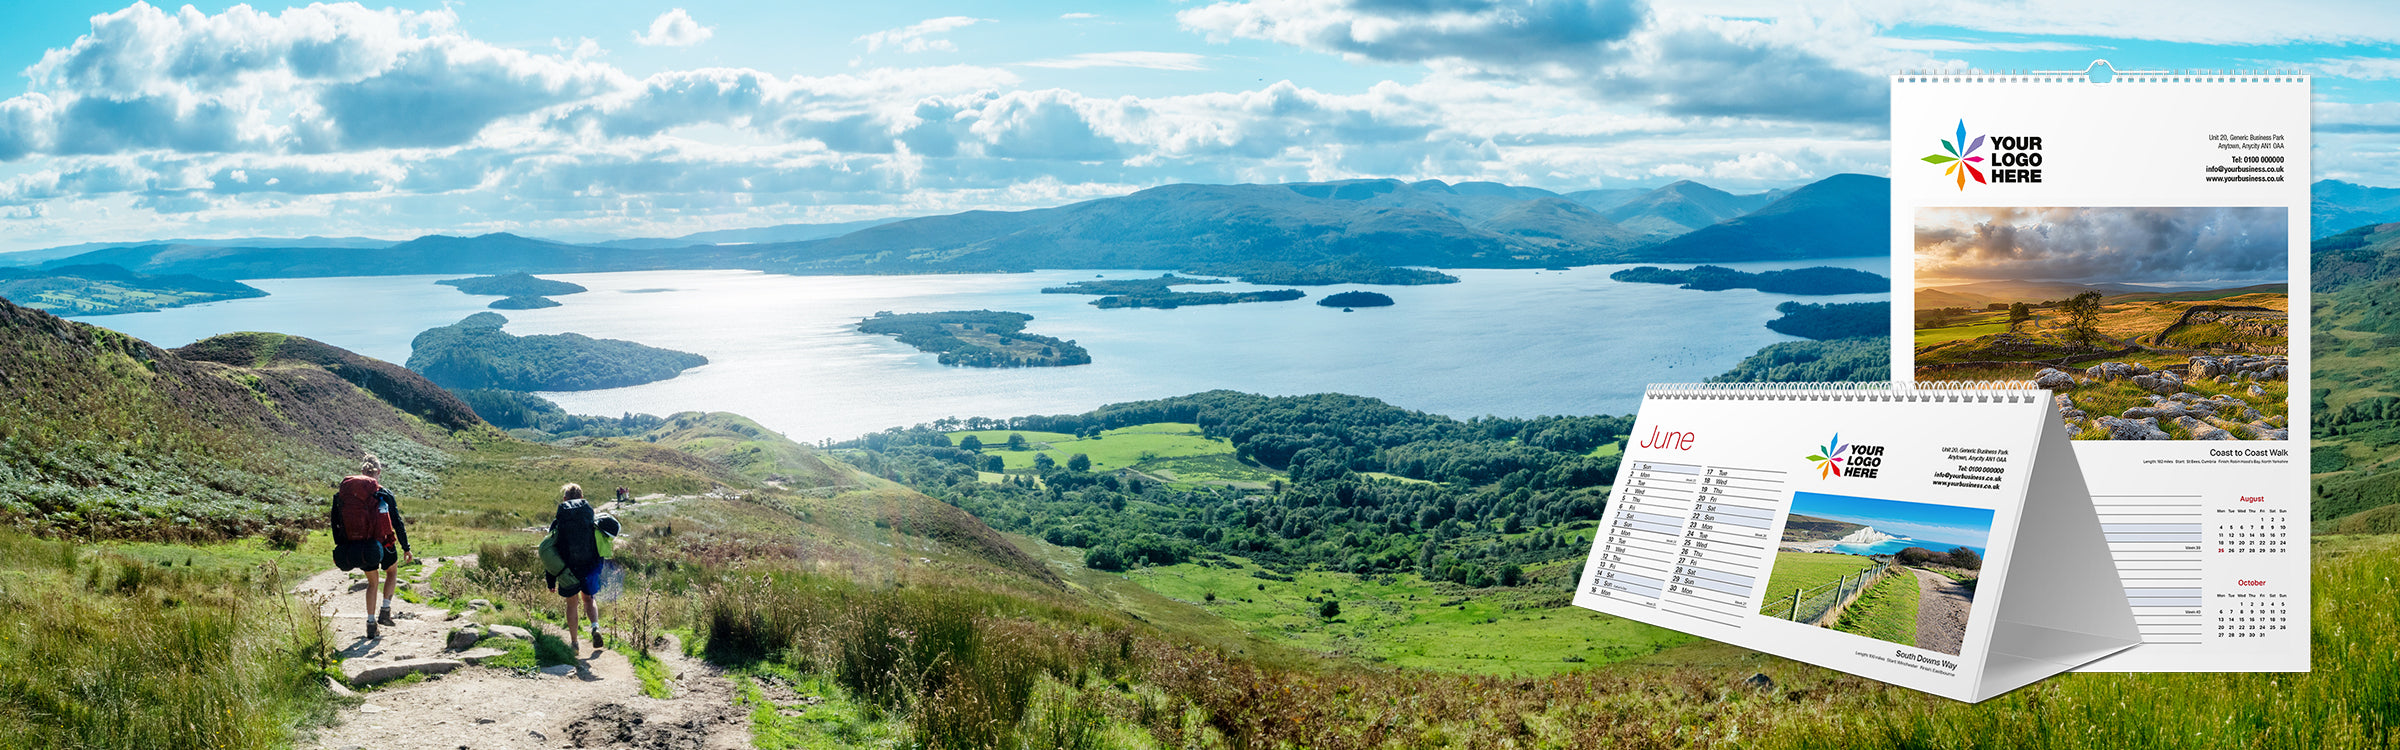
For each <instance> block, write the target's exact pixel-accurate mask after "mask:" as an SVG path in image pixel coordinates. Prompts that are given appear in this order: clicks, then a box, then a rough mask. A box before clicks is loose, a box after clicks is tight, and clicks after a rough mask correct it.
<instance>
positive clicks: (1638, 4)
mask: <svg viewBox="0 0 2400 750" xmlns="http://www.w3.org/2000/svg"><path fill="white" fill-rule="evenodd" d="M1176 18H1177V20H1178V21H1179V22H1181V23H1182V24H1183V25H1184V27H1185V28H1188V29H1192V30H1194V31H1199V32H1202V33H1205V34H1207V35H1208V36H1209V38H1211V39H1212V40H1218V41H1226V40H1232V39H1260V40H1266V41H1273V42H1280V43H1283V44H1289V45H1293V46H1297V47H1302V48H1307V49H1314V50H1318V51H1322V52H1328V53H1334V54H1340V55H1343V56H1345V57H1349V58H1352V59H1360V60H1374V61H1381V62H1413V63H1426V64H1429V65H1434V66H1437V67H1441V68H1450V69H1456V70H1459V71H1461V72H1463V73H1465V74H1468V75H1475V76H1484V77H1491V78H1496V79H1501V80H1509V81H1517V82H1526V83H1535V82H1538V83H1548V84H1556V85H1571V86H1574V87H1576V88H1579V89H1581V90H1583V91H1585V92H1586V93H1588V94H1590V95H1595V96H1600V97H1604V98H1607V99H1609V100H1611V101H1617V102H1623V103H1628V104H1634V105H1639V106H1646V107H1654V108H1656V109H1658V110H1660V111H1664V112H1668V113H1671V114H1677V115H1692V116H1741V117H1763V118H1773V119H1783V120H1803V121H1810V120H1813V121H1834V122H1851V123H1860V124H1872V123H1874V122H1876V121H1878V120H1880V119H1881V118H1882V117H1883V113H1884V112H1885V111H1886V108H1885V104H1884V102H1885V99H1886V90H1887V89H1886V83H1885V79H1884V78H1883V76H1882V75H1881V74H1880V73H1877V74H1869V73H1867V72H1865V71H1867V70H1881V69H1885V68H1884V66H1888V64H1889V63H1892V62H1894V58H1892V57H1890V54H1895V53H1888V52H1887V53H1886V54H1883V55H1876V56H1866V57H1862V55H1864V54H1865V53H1862V52H1861V51H1860V50H1859V49H1857V48H1856V46H1855V45H1852V46H1848V47H1845V46H1843V45H1838V44H1826V43H1824V42H1823V41H1822V40H1823V38H1824V37H1827V36H1836V37H1838V36H1845V35H1847V36H1855V37H1856V38H1857V41H1859V42H1862V43H1863V42H1865V41H1867V40H1868V39H1869V37H1868V35H1867V34H1866V33H1864V30H1863V29H1861V30H1856V31H1854V32H1853V31H1844V32H1842V33H1832V34H1829V33H1827V32H1828V31H1829V29H1828V28H1826V27H1825V26H1824V25H1822V24H1818V23H1817V22H1816V21H1815V20H1814V19H1807V20H1805V21H1800V22H1794V23H1791V24H1783V23H1777V22H1758V21H1729V20H1725V19H1721V18H1715V17H1708V16H1700V15H1694V14H1688V13H1663V12H1657V11H1654V10H1653V9H1652V8H1651V7H1650V6H1649V5H1648V4H1647V3H1644V2H1642V1H1641V0H1345V1H1344V2H1332V3H1325V2H1311V1H1310V0H1235V1H1232V2H1219V3H1216V4H1213V5H1208V6H1205V7H1201V8H1194V9H1191V10H1186V11H1183V12H1181V13H1179V14H1177V16H1176ZM1911 59H1916V58H1911Z"/></svg>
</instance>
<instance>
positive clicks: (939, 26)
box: [856, 16, 992, 52]
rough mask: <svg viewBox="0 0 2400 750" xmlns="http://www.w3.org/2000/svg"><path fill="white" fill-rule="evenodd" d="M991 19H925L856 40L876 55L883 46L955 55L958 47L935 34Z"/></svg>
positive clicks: (904, 50)
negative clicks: (952, 53)
mask: <svg viewBox="0 0 2400 750" xmlns="http://www.w3.org/2000/svg"><path fill="white" fill-rule="evenodd" d="M990 20H992V19H989V18H972V17H968V16H943V17H941V18H928V19H925V20H923V21H918V22H916V23H913V24H909V25H907V26H903V27H900V28H897V29H885V30H882V31H878V32H875V33H872V34H867V35H864V36H861V37H859V38H858V39H857V40H856V41H861V42H866V43H867V51H868V52H875V51H878V50H881V49H883V48H885V47H892V48H895V49H898V50H900V51H902V52H924V51H927V50H941V51H944V52H956V51H958V45H956V44H952V43H951V42H950V40H948V39H942V38H939V37H938V36H937V35H939V34H947V33H950V32H952V31H956V30H958V29H963V28H966V27H969V26H973V25H975V24H979V23H983V22H986V21H990Z"/></svg>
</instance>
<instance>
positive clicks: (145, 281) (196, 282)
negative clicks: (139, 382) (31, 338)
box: [0, 265, 267, 316]
mask: <svg viewBox="0 0 2400 750" xmlns="http://www.w3.org/2000/svg"><path fill="white" fill-rule="evenodd" d="M264 296H267V293H266V292H264V291H260V290H259V288H258V287H254V286H250V285H248V284H244V283H241V282H239V281H222V280H218V279H204V278H200V277H198V276H190V275H184V274H174V275H163V276H152V275H148V274H142V273H135V272H133V271H128V270H125V269H124V268H121V267H118V266H113V265H75V266H59V267H55V268H45V269H38V270H37V269H31V268H0V297H7V298H8V299H10V300H14V301H15V302H16V303H17V304H20V305H24V306H26V307H30V308H33V309H36V310H41V311H43V312H47V313H52V314H56V315H70V316H71V315H120V314H124V313H139V312H155V311H158V310H164V309H166V308H170V307H182V306H184V305H197V304H200V303H203V302H217V301H221V300H229V299H247V298H251V297H264Z"/></svg>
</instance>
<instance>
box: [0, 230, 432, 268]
mask: <svg viewBox="0 0 2400 750" xmlns="http://www.w3.org/2000/svg"><path fill="white" fill-rule="evenodd" d="M397 244H400V240H379V239H375V238H373V237H319V236H316V235H309V236H307V237H236V238H231V239H179V240H136V241H132V242H83V243H78V244H73V245H61V246H58V247H46V248H42V249H39V250H20V251H17V252H10V253H0V266H30V265H36V264H40V263H45V262H49V261H53V260H57V259H60V258H71V257H74V256H77V255H82V254H84V253H88V252H91V251H94V250H105V249H108V248H112V247H133V246H139V245H193V246H198V247H336V248H352V249H356V248H378V247H391V246H393V245H397Z"/></svg>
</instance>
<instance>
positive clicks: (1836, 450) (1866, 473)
mask: <svg viewBox="0 0 2400 750" xmlns="http://www.w3.org/2000/svg"><path fill="white" fill-rule="evenodd" d="M1808 460H1810V461H1815V462H1817V478H1818V479H1832V478H1834V477H1846V478H1850V479H1874V478H1875V476H1876V475H1878V474H1881V473H1883V446H1880V445H1860V444H1857V443H1850V444H1847V445H1845V444H1843V443H1842V434H1841V433H1839V432H1836V433H1834V434H1833V439H1832V440H1827V441H1825V444H1824V445H1822V446H1819V447H1818V448H1817V452H1815V453H1811V454H1808Z"/></svg>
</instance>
